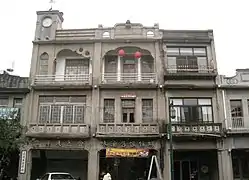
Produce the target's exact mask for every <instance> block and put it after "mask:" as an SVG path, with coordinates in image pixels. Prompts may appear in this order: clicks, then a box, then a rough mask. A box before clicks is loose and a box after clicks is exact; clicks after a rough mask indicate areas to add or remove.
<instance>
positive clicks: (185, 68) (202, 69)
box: [166, 65, 214, 74]
mask: <svg viewBox="0 0 249 180" xmlns="http://www.w3.org/2000/svg"><path fill="white" fill-rule="evenodd" d="M166 70H167V73H169V74H171V73H172V74H175V73H177V74H179V73H198V74H200V73H205V74H206V73H214V68H213V67H212V66H207V65H168V66H167V67H166Z"/></svg>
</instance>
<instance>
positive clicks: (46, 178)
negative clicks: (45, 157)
mask: <svg viewBox="0 0 249 180" xmlns="http://www.w3.org/2000/svg"><path fill="white" fill-rule="evenodd" d="M48 178H49V174H45V175H44V176H42V178H41V180H48Z"/></svg>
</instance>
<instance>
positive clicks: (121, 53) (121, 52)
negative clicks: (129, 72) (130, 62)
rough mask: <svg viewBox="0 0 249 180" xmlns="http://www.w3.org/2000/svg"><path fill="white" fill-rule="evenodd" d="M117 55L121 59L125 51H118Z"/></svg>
mask: <svg viewBox="0 0 249 180" xmlns="http://www.w3.org/2000/svg"><path fill="white" fill-rule="evenodd" d="M118 55H119V56H121V57H123V56H124V55H125V51H124V50H123V49H120V50H119V51H118Z"/></svg>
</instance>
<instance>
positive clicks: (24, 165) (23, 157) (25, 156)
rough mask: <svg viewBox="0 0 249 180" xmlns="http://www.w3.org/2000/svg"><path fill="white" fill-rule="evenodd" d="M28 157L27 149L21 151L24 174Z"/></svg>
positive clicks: (21, 167)
mask: <svg viewBox="0 0 249 180" xmlns="http://www.w3.org/2000/svg"><path fill="white" fill-rule="evenodd" d="M26 158H27V151H22V153H21V164H20V173H21V174H24V173H25V170H26Z"/></svg>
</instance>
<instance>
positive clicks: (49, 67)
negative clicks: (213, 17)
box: [19, 10, 248, 180]
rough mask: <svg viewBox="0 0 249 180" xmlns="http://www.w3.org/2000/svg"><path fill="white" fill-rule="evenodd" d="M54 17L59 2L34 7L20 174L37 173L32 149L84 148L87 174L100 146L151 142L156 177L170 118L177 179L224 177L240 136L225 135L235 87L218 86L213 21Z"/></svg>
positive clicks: (91, 175) (165, 162) (92, 179)
mask: <svg viewBox="0 0 249 180" xmlns="http://www.w3.org/2000/svg"><path fill="white" fill-rule="evenodd" d="M62 23H63V13H61V12H59V11H55V10H53V11H39V12H37V23H36V32H35V39H34V41H33V53H32V61H31V71H30V86H31V91H30V93H29V95H28V100H29V103H28V104H27V106H26V109H27V113H26V114H25V120H26V122H25V123H26V125H27V127H28V130H27V133H26V136H27V137H29V138H30V143H29V144H28V145H27V146H26V149H25V150H26V152H27V161H26V164H25V165H26V166H25V167H26V171H25V172H23V173H20V174H19V179H21V180H27V179H32V180H33V179H35V178H36V177H33V175H32V159H33V158H34V154H35V153H33V152H35V151H37V150H64V151H66V150H70V151H76V150H77V151H83V150H84V151H85V150H86V151H87V152H88V153H87V154H88V155H87V157H86V159H88V160H85V161H86V162H87V165H86V166H87V167H83V166H82V168H84V170H82V172H84V173H85V174H87V175H80V176H81V178H83V179H88V180H97V179H99V174H100V167H99V163H100V157H99V154H100V151H101V150H103V149H106V148H123V149H125V148H145V149H154V150H157V157H158V160H159V162H160V163H159V164H160V167H161V170H162V174H163V178H164V179H165V180H169V179H170V176H171V175H170V154H169V148H170V146H169V140H168V138H167V133H168V131H167V127H168V123H169V118H172V120H173V124H172V132H173V149H174V157H175V169H176V170H179V169H180V171H179V172H178V171H177V172H176V175H177V174H180V175H179V177H177V178H176V179H179V180H185V179H186V178H187V179H188V178H192V177H193V178H192V179H195V180H202V179H217V180H218V179H219V180H228V179H229V180H230V179H233V174H232V173H231V172H232V157H231V149H233V148H234V147H235V145H236V146H238V149H239V148H245V146H246V144H245V143H244V141H245V139H243V138H242V139H241V138H240V139H239V138H238V139H237V140H235V139H236V138H234V137H233V133H231V135H230V134H229V136H226V135H225V134H226V133H229V132H230V131H229V127H230V126H228V124H229V123H228V122H231V121H229V120H228V118H227V117H229V108H228V107H225V106H224V105H225V104H227V103H226V101H229V98H231V97H233V98H237V97H235V96H236V93H234V92H233V90H229V88H228V89H225V90H222V89H221V87H222V86H223V81H224V79H226V78H225V77H220V76H218V72H217V62H216V57H215V47H214V37H213V32H212V30H203V31H169V30H161V29H159V25H158V24H154V25H153V26H150V27H146V26H143V25H142V24H139V23H130V22H129V21H127V22H126V23H119V24H116V25H115V26H114V27H103V26H102V25H99V26H98V28H93V29H62ZM120 50H123V51H124V53H125V54H122V53H121V51H120ZM137 52H140V53H141V54H139V53H138V54H137ZM134 55H135V56H136V58H134ZM126 56H127V57H128V59H126ZM130 60H134V61H130ZM77 62H78V63H81V65H80V67H79V66H76V65H75V63H76V64H77ZM70 63H71V64H70ZM217 76H218V77H217ZM228 79H229V78H228ZM230 81H231V82H232V81H233V80H229V82H230ZM223 89H224V88H223ZM224 91H226V92H225V94H226V95H225V98H226V100H224V99H223V98H224ZM236 92H238V91H237V90H236ZM240 92H242V90H240V91H239V92H238V97H240V96H241V93H240ZM243 92H244V93H245V94H246V90H244V91H243ZM229 94H230V95H229ZM245 96H246V95H245ZM243 97H244V96H243ZM190 101H191V102H190ZM65 102H68V104H66V103H65ZM125 102H129V105H126V106H129V108H124V107H123V104H125ZM171 102H173V104H171V105H170V103H171ZM185 102H186V104H185ZM187 102H188V103H190V104H187ZM193 102H195V104H191V103H193ZM146 103H147V104H146ZM243 103H244V104H243V105H244V106H246V105H245V103H246V102H245V100H244V101H243ZM69 106H70V107H72V108H71V109H70V108H69ZM133 106H134V107H133ZM108 108H109V109H108ZM171 108H173V109H175V111H176V116H175V117H172V116H171V115H170V113H169V112H171V111H170V109H171ZM226 108H228V109H226ZM107 109H108V110H107ZM243 112H244V115H245V117H246V116H247V115H248V112H245V111H243ZM70 113H71V114H70ZM70 115H72V117H71V116H70ZM70 119H71V120H70ZM69 121H70V122H69ZM238 123H240V122H238ZM224 130H225V131H224ZM231 132H233V131H231ZM232 144H233V145H232ZM242 146H243V147H242ZM58 153H59V152H58ZM37 156H41V153H40V154H39V153H38V155H37ZM82 156H85V155H82ZM83 159H84V158H83ZM210 159H211V161H210ZM33 167H34V164H33ZM186 167H187V168H189V170H188V172H187V170H186ZM185 171H186V172H187V175H186V173H183V172H185ZM39 173H41V172H39ZM39 173H38V174H39ZM40 175H41V174H39V176H40ZM34 176H35V175H34Z"/></svg>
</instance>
